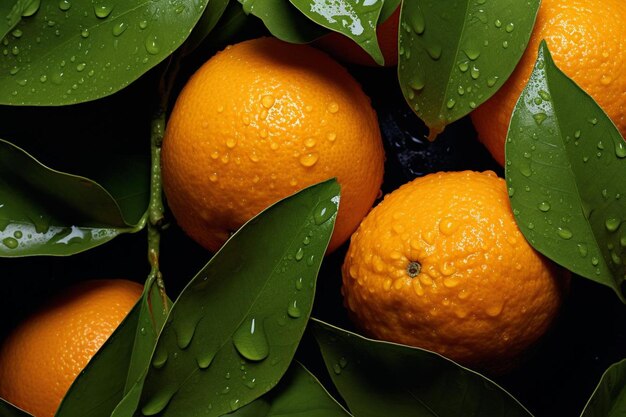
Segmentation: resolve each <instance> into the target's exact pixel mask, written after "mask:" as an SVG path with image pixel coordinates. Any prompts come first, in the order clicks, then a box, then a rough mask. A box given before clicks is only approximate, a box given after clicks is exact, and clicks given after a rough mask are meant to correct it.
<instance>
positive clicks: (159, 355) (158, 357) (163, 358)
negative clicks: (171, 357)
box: [152, 347, 168, 369]
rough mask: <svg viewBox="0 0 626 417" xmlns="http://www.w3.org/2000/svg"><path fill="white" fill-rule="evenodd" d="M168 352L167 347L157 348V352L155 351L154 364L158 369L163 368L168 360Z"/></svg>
mask: <svg viewBox="0 0 626 417" xmlns="http://www.w3.org/2000/svg"><path fill="white" fill-rule="evenodd" d="M167 358H168V354H167V350H165V348H162V347H161V348H157V350H156V352H154V357H153V358H152V366H153V367H154V368H156V369H161V368H163V366H164V365H165V363H166V362H167Z"/></svg>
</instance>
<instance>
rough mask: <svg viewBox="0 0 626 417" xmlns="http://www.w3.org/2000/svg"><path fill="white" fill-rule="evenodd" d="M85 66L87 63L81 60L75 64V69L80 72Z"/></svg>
mask: <svg viewBox="0 0 626 417" xmlns="http://www.w3.org/2000/svg"><path fill="white" fill-rule="evenodd" d="M86 66H87V64H85V63H84V62H81V63H80V64H78V65H76V71H78V72H82V71H84V70H85V67H86Z"/></svg>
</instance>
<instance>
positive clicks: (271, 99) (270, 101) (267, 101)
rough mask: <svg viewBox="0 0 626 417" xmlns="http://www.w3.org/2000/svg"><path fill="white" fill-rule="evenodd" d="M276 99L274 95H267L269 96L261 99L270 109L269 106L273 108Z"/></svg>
mask: <svg viewBox="0 0 626 417" xmlns="http://www.w3.org/2000/svg"><path fill="white" fill-rule="evenodd" d="M275 101H276V99H275V98H274V96H272V95H267V96H263V98H262V99H261V104H262V105H263V107H265V108H266V109H269V108H271V107H272V106H273V105H274V102H275Z"/></svg>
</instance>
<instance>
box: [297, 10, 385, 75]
mask: <svg viewBox="0 0 626 417" xmlns="http://www.w3.org/2000/svg"><path fill="white" fill-rule="evenodd" d="M290 1H291V3H292V4H293V5H294V6H296V7H297V8H298V9H299V10H300V11H301V12H302V13H303V14H304V15H305V16H306V17H308V18H309V19H311V20H312V21H314V22H315V23H317V24H318V25H320V26H323V27H325V28H327V29H330V30H333V31H335V32H339V33H341V34H343V35H345V36H347V37H348V38H350V39H352V40H353V41H355V42H356V43H357V44H359V46H360V47H361V48H363V50H365V52H367V53H368V54H369V55H370V56H371V57H372V58H373V59H374V61H376V63H377V64H379V65H383V64H384V59H383V54H382V52H381V51H380V47H379V46H378V38H377V37H376V25H377V23H378V17H379V15H380V12H381V8H382V7H383V3H384V0H371V1H363V2H358V1H354V0H335V1H328V0H326V1H320V0H290Z"/></svg>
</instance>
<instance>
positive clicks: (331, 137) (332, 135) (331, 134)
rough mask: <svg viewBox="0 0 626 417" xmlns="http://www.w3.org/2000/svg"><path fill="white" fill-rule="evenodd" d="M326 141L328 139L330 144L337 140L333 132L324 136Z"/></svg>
mask: <svg viewBox="0 0 626 417" xmlns="http://www.w3.org/2000/svg"><path fill="white" fill-rule="evenodd" d="M326 139H328V140H329V141H330V142H334V141H335V139H337V134H336V133H334V132H331V133H329V134H328V135H327V136H326Z"/></svg>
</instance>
